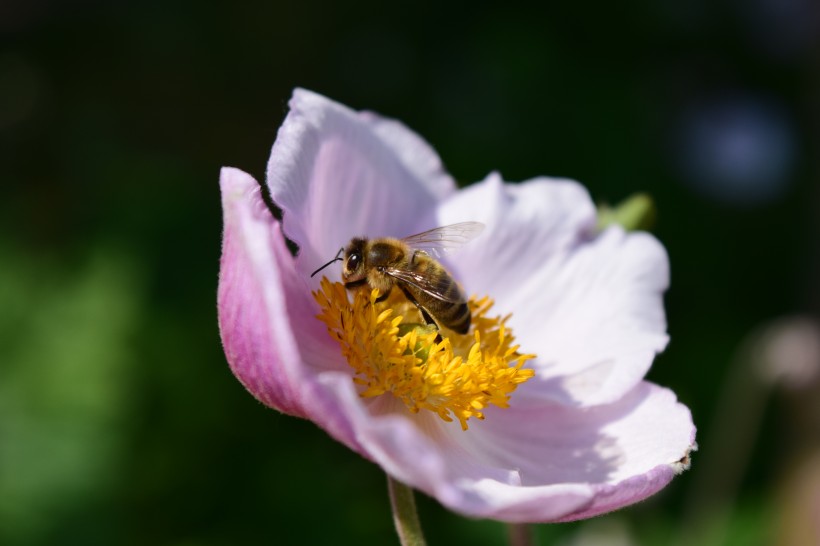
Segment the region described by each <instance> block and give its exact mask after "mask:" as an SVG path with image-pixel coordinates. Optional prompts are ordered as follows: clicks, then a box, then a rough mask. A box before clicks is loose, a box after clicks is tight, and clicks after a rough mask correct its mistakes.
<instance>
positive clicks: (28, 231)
mask: <svg viewBox="0 0 820 546" xmlns="http://www.w3.org/2000/svg"><path fill="white" fill-rule="evenodd" d="M679 4H680V5H679ZM769 4H772V2H769V3H767V2H765V1H764V0H755V1H753V2H749V3H743V2H739V1H732V0H723V1H719V2H707V1H706V0H700V1H696V2H687V3H684V2H673V1H671V0H670V1H662V2H655V1H649V0H646V1H642V2H629V3H623V2H597V3H596V2H578V3H570V2H565V3H562V4H547V3H542V4H541V5H540V7H538V8H532V7H530V8H524V7H517V6H515V5H513V3H499V4H497V5H495V4H489V3H487V4H484V3H463V4H455V3H453V4H449V5H447V6H446V7H443V6H439V5H435V4H429V5H422V4H418V3H409V2H394V3H389V4H384V3H380V2H370V3H352V4H348V3H330V2H318V1H303V2H275V1H274V2H267V3H259V4H250V3H248V4H243V5H242V6H236V5H232V4H224V5H221V4H217V3H213V2H207V3H205V2H193V1H191V2H176V1H174V2H157V1H153V0H147V1H143V2H134V1H130V0H121V1H118V2H102V1H92V0H88V1H82V2H80V1H78V2H57V1H56V0H55V1H49V0H36V1H34V0H32V1H28V2H17V3H15V2H14V1H12V2H11V3H8V2H6V3H4V4H3V5H2V6H0V165H2V171H1V172H2V175H0V176H2V186H1V187H2V190H3V192H2V195H3V198H2V200H0V227H2V230H0V543H2V544H10V545H17V544H20V545H29V544H31V545H35V544H36V545H39V544H83V545H85V544H149V543H156V544H169V545H185V546H188V545H210V544H262V543H266V544H277V545H279V544H281V545H290V544H294V545H296V544H312V543H316V544H344V543H347V544H394V543H396V540H395V537H394V533H393V530H392V523H391V520H390V513H389V507H388V505H387V496H386V489H385V483H384V476H383V474H382V473H381V471H380V470H379V469H378V468H377V467H375V466H373V465H372V464H370V463H367V462H365V461H364V460H362V459H361V458H359V457H358V456H357V455H354V454H353V453H351V452H350V451H348V450H347V449H346V448H344V447H343V446H341V445H339V444H337V443H335V442H334V441H332V440H330V439H329V438H328V437H327V435H326V434H325V433H324V432H322V431H320V430H319V429H317V428H316V427H315V426H313V425H312V424H311V423H308V422H304V421H301V420H297V419H294V418H291V417H286V416H282V415H279V414H278V413H276V412H275V411H272V410H269V409H266V408H265V407H263V406H261V405H260V404H259V403H257V402H256V401H255V400H254V399H253V398H252V397H251V396H250V395H248V394H247V393H246V392H245V391H244V390H243V388H242V387H241V386H240V385H239V383H238V382H237V381H236V380H235V379H234V378H233V376H232V375H231V374H230V371H229V370H228V367H227V364H226V363H225V360H224V356H223V354H222V351H221V347H220V342H219V336H218V331H217V325H216V310H215V294H216V281H217V272H218V260H219V252H220V233H221V228H222V226H221V212H220V196H219V187H218V183H217V182H218V175H219V168H220V167H221V166H223V165H230V166H235V167H239V168H242V169H243V170H246V171H248V172H250V173H252V174H253V175H254V176H256V177H257V178H258V179H260V180H261V179H263V176H264V168H265V164H266V161H267V158H268V153H269V150H270V146H271V144H272V143H273V140H274V138H275V136H276V131H277V128H278V126H279V124H280V122H281V120H282V119H283V117H284V115H285V112H286V103H287V100H288V97H289V96H290V92H291V89H292V88H293V87H295V86H302V87H306V88H309V89H313V90H315V91H318V92H320V93H323V94H325V95H327V96H329V97H332V98H334V99H336V100H338V101H340V102H343V103H345V104H348V105H349V106H351V107H354V108H357V109H362V108H365V109H370V110H374V111H377V112H380V113H382V114H384V115H387V116H390V117H395V118H398V119H400V120H402V121H404V122H405V123H406V124H407V125H408V126H410V127H412V128H413V129H415V130H416V131H418V132H419V133H420V134H421V135H423V136H424V137H425V138H426V139H428V140H429V142H430V143H431V144H432V145H433V146H434V147H435V148H436V149H437V151H438V152H439V154H440V155H441V157H442V158H443V160H444V162H445V164H446V166H447V168H448V169H449V170H450V172H451V173H452V174H453V175H454V176H455V177H456V178H457V179H458V180H459V181H460V183H464V184H468V183H470V182H473V181H475V180H478V179H481V178H483V177H484V176H485V175H486V174H487V173H488V172H489V171H491V170H499V171H500V172H501V173H502V174H503V175H504V176H505V178H506V179H507V180H523V179H526V178H529V177H533V176H537V175H552V176H565V177H570V178H575V179H577V180H579V181H581V182H583V183H584V184H585V185H587V187H588V188H589V189H590V192H591V193H592V195H593V198H594V199H595V200H596V201H599V202H610V203H616V202H618V201H620V200H622V199H624V198H626V197H628V196H629V195H630V194H632V193H633V192H637V191H646V192H649V193H650V194H651V195H652V196H653V197H654V199H655V202H656V205H657V209H658V217H657V223H656V225H655V229H654V232H655V233H656V235H657V236H658V237H659V238H660V240H661V241H663V243H664V244H665V245H666V247H667V249H668V251H669V253H670V255H671V263H672V288H671V290H670V291H669V293H668V296H667V311H668V316H669V324H670V325H669V330H670V333H671V337H672V342H671V344H670V346H669V348H668V349H667V351H666V353H665V354H664V355H663V356H661V357H660V358H659V359H658V361H657V363H656V365H655V367H654V368H653V369H652V371H651V372H650V374H649V378H650V379H651V380H653V381H657V382H659V383H661V384H663V385H666V386H669V387H670V388H672V389H674V390H675V391H676V392H677V393H678V395H679V397H680V398H681V400H682V401H683V402H685V403H686V404H687V405H689V407H690V408H691V409H692V411H693V414H694V418H695V422H696V424H697V425H698V427H699V429H700V435H699V440H700V444H701V450H700V452H699V453H697V454H696V455H695V457H694V466H693V469H692V471H691V472H689V473H687V474H685V475H683V476H682V477H680V478H678V479H676V480H675V481H674V482H673V483H672V484H671V485H670V486H669V487H668V488H667V489H666V490H665V491H664V492H663V493H661V494H660V495H658V496H657V497H655V498H653V499H652V500H650V501H648V502H645V503H643V504H641V505H639V506H637V507H633V508H629V509H626V510H623V511H621V512H619V513H617V514H615V515H612V516H607V517H605V518H599V519H596V520H594V521H592V522H582V523H577V524H563V525H551V526H539V528H538V534H539V536H540V539H541V543H543V544H556V543H561V544H576V543H580V542H573V541H578V540H580V539H581V538H580V537H585V536H589V535H591V534H595V533H604V534H608V535H612V534H614V535H618V533H626V534H628V535H631V536H633V538H634V540H636V541H638V543H640V544H647V545H648V544H666V543H667V540H669V539H670V537H682V536H683V533H682V531H683V530H686V531H687V532H689V533H695V534H696V535H697V534H699V533H701V532H703V533H705V535H704V536H709V537H712V540H713V541H714V543H716V544H718V543H724V542H720V540H719V537H721V536H725V537H726V540H727V542H725V543H730V544H768V543H769V542H770V539H771V537H772V536H774V535H775V534H778V533H780V530H779V529H780V527H779V523H778V521H779V520H778V513H779V511H778V510H779V506H780V504H779V502H780V499H782V497H783V495H784V494H785V493H783V491H784V487H785V486H784V479H785V478H784V475H785V472H786V471H787V470H788V469H789V468H790V462H791V461H793V460H794V458H795V457H796V456H797V454H798V453H799V451H798V450H799V449H803V447H805V445H806V444H807V442H806V439H807V438H809V439H811V438H817V437H818V431H817V428H816V425H815V428H808V429H807V428H805V427H806V424H805V423H802V422H798V421H796V420H795V419H794V418H793V412H790V411H788V410H787V408H792V407H793V406H794V404H791V402H794V401H795V400H798V402H799V399H800V398H799V396H802V395H805V392H803V394H802V395H798V394H795V393H793V392H791V391H789V392H783V391H782V389H778V388H776V387H775V388H774V392H775V396H768V394H767V393H766V392H762V391H763V390H765V389H767V388H768V387H766V388H758V386H754V385H753V386H752V387H749V388H748V389H746V388H745V387H743V388H739V389H736V390H738V391H739V392H740V394H737V393H735V394H731V393H730V394H727V392H729V391H731V388H729V387H727V385H733V384H738V383H737V381H735V379H733V377H734V376H732V375H731V373H730V372H729V371H728V370H729V369H730V365H731V363H732V362H735V363H738V362H739V364H737V366H738V368H737V370H736V372H734V373H736V374H737V376H738V377H748V376H750V375H753V372H754V370H752V369H751V368H750V367H749V366H746V362H745V361H744V360H743V358H740V357H737V356H736V354H737V350H738V347H739V345H740V344H741V342H742V340H743V339H744V338H746V337H747V336H748V335H749V333H750V332H753V331H755V329H756V328H758V327H760V326H761V325H765V324H767V323H768V322H769V321H771V320H773V319H775V318H777V317H781V316H788V315H792V314H795V313H803V312H807V313H816V312H817V311H818V305H820V300H818V291H817V277H818V250H820V248H818V232H819V231H820V230H818V222H817V217H816V215H817V212H818V191H817V190H818V186H817V176H818V174H819V173H818V164H817V151H818V150H817V148H818V134H817V131H818V115H819V114H820V110H818V107H820V102H819V101H818V97H820V81H819V80H818V76H817V74H818V73H820V72H818V68H820V67H819V66H818V64H820V63H819V62H818V59H820V48H818V41H817V39H815V38H813V35H812V34H811V33H810V32H809V33H808V35H807V34H806V33H807V31H806V28H807V25H808V28H809V30H811V29H814V28H816V25H815V26H811V25H814V22H816V21H817V10H816V9H814V8H812V7H811V6H810V5H809V2H808V1H806V2H801V1H799V0H795V1H793V2H788V3H787V4H788V5H789V6H797V7H798V8H799V7H800V6H803V7H804V8H805V10H806V11H805V12H799V11H797V12H796V13H797V15H796V16H795V17H792V18H791V19H789V18H788V17H787V16H783V15H782V14H781V15H771V14H767V12H766V11H765V10H766V9H767V8H766V6H768V5H769ZM775 4H776V2H775ZM770 8H771V6H770ZM773 13H778V12H777V10H775V11H774V12H773ZM786 15H788V13H787V14H786ZM778 17H779V18H778ZM814 35H817V34H816V33H814ZM744 101H747V102H748V101H751V102H752V103H754V104H767V105H773V108H774V111H775V113H776V114H777V115H778V116H779V117H778V118H777V119H779V120H781V122H782V123H783V124H784V125H783V126H784V127H785V128H786V130H787V135H788V137H789V139H790V140H789V142H790V143H791V144H790V147H789V150H791V155H790V156H789V160H788V161H786V163H785V167H784V168H783V169H781V171H779V172H780V174H779V175H778V176H775V177H774V178H773V185H774V186H775V187H776V188H777V190H776V191H773V192H772V194H771V195H769V196H766V197H764V198H760V199H746V198H745V196H748V193H747V192H746V191H745V190H743V189H738V190H736V191H733V192H730V193H729V194H728V197H727V196H724V197H723V198H715V197H713V196H712V195H711V194H710V192H709V191H701V190H698V189H696V188H695V187H694V186H693V184H692V183H691V175H690V176H688V177H687V172H689V171H687V166H686V161H687V159H686V158H687V157H688V156H687V155H686V149H687V141H686V138H685V131H684V128H685V127H687V123H689V122H690V120H691V117H692V116H693V115H695V114H693V112H699V111H700V112H702V110H698V108H699V107H700V106H702V105H704V104H706V105H712V104H723V105H726V104H735V103H744ZM706 111H707V112H708V111H709V110H706ZM706 117H707V118H709V119H711V117H710V116H708V115H707V116H706ZM718 117H719V116H718ZM765 148H766V147H764V149H765ZM730 166H731V165H730ZM749 201H753V202H749ZM744 366H746V367H745V368H744ZM752 383H754V382H752ZM804 391H805V389H804ZM732 396H734V397H735V398H731V397H732ZM727 397H729V398H728V401H727ZM784 400H785V401H786V402H789V404H784ZM735 402H737V403H735ZM721 404H722V405H724V406H727V407H729V408H738V407H740V408H741V409H742V408H743V407H746V406H744V404H748V405H749V407H752V408H758V409H759V410H760V415H759V416H758V415H756V414H755V413H754V412H752V411H750V412H745V411H738V412H736V413H737V414H738V417H737V418H735V417H731V418H728V422H729V423H730V426H729V428H730V429H731V430H727V431H726V433H727V434H726V435H722V434H721V431H715V430H713V429H712V428H711V427H712V424H713V423H716V422H718V421H717V419H718V417H717V416H719V415H726V414H727V413H726V411H727V410H725V409H721ZM721 412H723V413H721ZM722 419H724V420H726V419H727V418H726V417H722ZM733 419H735V420H734V421H733ZM801 427H803V428H801ZM746 429H748V430H749V431H751V432H752V438H751V439H750V440H749V443H748V445H749V446H751V447H753V448H754V449H753V451H751V450H750V449H746V448H745V447H743V446H744V445H745V444H743V443H742V442H740V443H738V444H736V445H737V446H740V447H739V448H738V449H737V450H736V451H734V452H733V451H732V446H731V445H728V444H730V442H726V441H724V442H720V441H717V442H713V443H711V444H710V443H709V441H708V440H707V439H709V438H712V437H715V438H718V439H720V438H721V437H723V438H728V437H730V432H731V431H736V430H746ZM808 443H809V444H811V442H808ZM815 443H816V440H815ZM801 446H802V447H801ZM815 449H816V447H815ZM721 457H723V459H728V460H725V461H723V462H721ZM746 457H748V460H744V459H745V458H746ZM721 465H723V466H721ZM710 468H711V469H712V470H711V472H712V473H713V474H715V475H723V476H726V475H731V474H732V473H733V472H737V473H738V480H740V482H739V484H738V485H737V486H735V485H732V484H731V483H728V482H731V481H732V480H731V479H727V480H726V481H727V484H724V485H721V484H719V483H717V484H715V483H713V485H714V490H709V488H708V487H707V488H706V490H707V491H708V493H704V489H703V488H702V487H701V488H700V489H699V488H698V486H697V485H696V484H697V483H698V480H699V479H700V481H701V482H702V481H704V480H703V478H699V477H698V476H699V472H705V471H706V470H703V469H710ZM706 481H707V482H709V480H706ZM699 495H700V497H699ZM704 495H707V496H708V497H709V499H711V500H714V501H716V502H717V505H718V506H719V507H721V508H725V509H727V510H729V512H727V519H726V522H727V523H726V525H725V526H724V525H723V524H719V525H717V527H718V528H719V529H718V530H717V531H713V530H708V529H706V523H705V520H704V519H703V518H702V517H700V516H698V515H697V513H696V511H695V512H693V509H692V506H696V507H697V506H703V503H704V502H705V501H704V498H703V496H704ZM723 499H727V500H726V501H725V502H724V500H723ZM420 502H421V512H422V519H423V523H424V525H425V528H426V531H427V533H428V538H429V540H430V543H431V544H468V543H473V544H503V543H504V540H505V539H504V537H505V529H504V527H503V526H502V525H501V524H497V523H493V522H475V521H470V520H466V519H463V518H461V517H458V516H455V515H452V514H450V513H448V512H446V511H445V510H443V509H442V508H441V507H439V506H438V505H437V504H436V503H435V502H434V501H431V500H429V499H425V498H422V499H420ZM693 514H694V515H693ZM714 537H718V538H714ZM703 540H704V541H703V542H694V543H700V544H708V542H706V541H705V540H706V539H703ZM561 541H563V542H561ZM681 543H682V544H685V543H687V542H686V541H685V540H683V539H682V540H681Z"/></svg>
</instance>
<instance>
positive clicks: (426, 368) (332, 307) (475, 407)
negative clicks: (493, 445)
mask: <svg viewBox="0 0 820 546" xmlns="http://www.w3.org/2000/svg"><path fill="white" fill-rule="evenodd" d="M313 297H314V298H315V299H316V301H317V302H318V303H319V306H320V307H321V309H322V312H321V313H320V314H319V315H317V318H319V319H320V320H321V321H322V322H324V323H325V325H327V330H328V333H329V334H330V336H331V337H333V339H335V340H336V341H337V342H338V343H339V345H340V346H341V348H342V354H343V355H344V357H345V358H346V359H347V362H348V363H349V364H350V366H351V367H352V368H353V370H354V372H355V375H354V377H353V381H354V382H355V383H356V384H358V385H361V387H362V390H361V391H360V396H362V397H371V396H379V395H381V394H385V393H388V392H389V393H392V394H393V396H395V397H397V398H399V399H400V400H401V401H402V402H404V403H405V405H407V407H408V408H409V409H410V411H411V412H413V413H418V412H419V411H420V410H422V409H425V410H430V411H433V412H435V413H436V414H437V415H438V416H439V417H441V418H442V419H444V420H445V421H452V420H453V418H454V417H455V418H456V419H458V421H459V422H460V423H461V428H462V429H463V430H467V420H468V419H470V417H475V418H476V419H484V413H483V412H482V410H483V409H484V408H486V407H487V406H489V405H490V404H493V405H495V406H498V407H501V408H505V407H507V406H508V405H509V399H510V395H511V394H512V392H513V391H514V390H515V389H516V387H517V386H518V385H519V384H521V383H523V382H525V381H527V380H528V379H529V378H531V377H532V376H533V375H535V371H534V370H532V369H530V368H523V366H524V364H525V363H526V361H527V360H530V359H532V358H535V355H533V354H520V353H518V345H513V341H514V338H513V336H512V333H511V331H510V329H509V328H507V327H506V325H505V323H506V322H507V320H508V319H509V315H508V316H506V317H498V316H489V315H488V312H489V310H490V308H491V307H492V305H493V302H492V300H491V299H489V298H488V297H486V296H485V297H484V298H481V299H478V300H477V299H476V298H475V297H471V298H470V300H469V302H468V305H469V307H470V312H471V324H472V326H471V331H472V334H470V333H468V334H466V335H459V334H456V333H454V332H452V331H451V330H447V329H442V330H440V331H439V330H438V329H436V327H435V326H434V325H427V324H424V322H423V319H422V318H421V313H420V312H419V311H418V309H417V308H416V306H415V305H413V304H412V303H411V302H409V301H408V300H407V298H405V297H404V295H402V293H401V290H392V291H391V293H390V295H389V297H388V298H386V299H385V300H384V301H381V302H380V301H377V300H378V297H379V292H378V290H372V291H369V292H368V290H367V289H360V290H357V291H356V292H355V293H354V294H353V301H352V302H351V301H350V299H349V298H348V291H347V290H346V289H345V287H344V286H343V285H342V284H341V283H338V282H336V283H331V282H330V281H329V280H328V279H327V278H326V277H325V278H323V279H322V284H321V289H320V290H319V291H318V292H314V293H313ZM439 334H440V336H439Z"/></svg>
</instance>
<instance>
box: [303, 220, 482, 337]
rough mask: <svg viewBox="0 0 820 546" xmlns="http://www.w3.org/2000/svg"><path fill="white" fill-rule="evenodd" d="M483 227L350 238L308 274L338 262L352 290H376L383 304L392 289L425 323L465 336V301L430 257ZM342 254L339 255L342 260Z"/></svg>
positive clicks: (467, 225) (467, 322) (465, 224)
mask: <svg viewBox="0 0 820 546" xmlns="http://www.w3.org/2000/svg"><path fill="white" fill-rule="evenodd" d="M483 229H484V224H482V223H480V222H462V223H459V224H452V225H449V226H442V227H437V228H434V229H431V230H428V231H423V232H421V233H417V234H415V235H410V236H409V237H404V238H403V239H394V238H392V237H381V238H378V239H367V238H364V237H354V238H353V239H352V240H351V241H350V243H348V245H347V246H346V247H342V248H341V249H339V252H338V254H336V257H335V258H333V259H332V260H330V261H329V262H328V263H326V264H325V265H323V266H322V267H320V268H319V269H317V270H316V271H314V272H313V273H312V274H311V275H310V276H311V277H313V276H314V275H316V273H318V272H319V271H321V270H322V269H324V268H326V267H327V266H329V265H330V264H332V263H334V262H337V261H343V262H344V263H343V265H342V282H343V283H344V285H345V287H347V288H349V289H351V290H355V289H358V288H360V287H362V286H369V287H370V288H371V289H374V288H375V289H378V290H379V294H380V295H379V300H380V301H381V300H384V299H385V298H387V296H388V295H389V294H390V291H391V290H392V289H393V288H394V287H398V288H399V289H400V290H401V291H402V292H403V293H404V295H405V297H406V298H407V299H408V300H409V301H410V302H412V303H413V304H415V306H416V307H418V309H419V311H420V312H421V315H422V317H423V318H424V320H425V322H427V324H434V325H436V326H443V327H445V328H449V329H450V330H453V331H454V332H456V333H459V334H466V333H467V330H469V328H470V309H469V307H468V306H467V298H466V297H465V295H464V292H463V291H462V290H461V287H459V285H458V283H456V281H455V280H454V279H453V277H452V276H450V273H449V272H448V271H447V270H446V269H445V268H444V266H442V265H441V264H440V263H439V262H438V261H437V260H436V259H435V258H434V257H433V256H432V255H436V256H438V254H439V251H447V250H452V249H455V248H457V247H459V246H461V245H463V244H464V243H466V242H467V241H470V240H471V239H473V238H474V237H476V236H477V235H478V234H479V233H481V231H482V230H483ZM342 254H344V257H342Z"/></svg>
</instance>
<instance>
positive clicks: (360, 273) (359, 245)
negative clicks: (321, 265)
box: [342, 237, 367, 284]
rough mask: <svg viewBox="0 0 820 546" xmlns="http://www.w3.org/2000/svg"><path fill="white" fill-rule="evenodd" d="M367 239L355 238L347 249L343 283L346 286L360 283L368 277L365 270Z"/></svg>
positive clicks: (343, 268)
mask: <svg viewBox="0 0 820 546" xmlns="http://www.w3.org/2000/svg"><path fill="white" fill-rule="evenodd" d="M366 242H367V241H366V240H365V239H360V238H358V237H357V238H354V239H353V240H351V241H350V244H349V245H347V248H345V260H344V265H343V266H342V281H344V283H345V284H348V283H352V282H356V281H360V280H362V279H364V278H365V277H366V276H367V271H366V269H365V256H364V252H365V244H366Z"/></svg>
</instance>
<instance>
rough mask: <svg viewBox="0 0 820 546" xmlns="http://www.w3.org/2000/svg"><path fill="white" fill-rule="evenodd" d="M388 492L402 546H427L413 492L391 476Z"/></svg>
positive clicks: (389, 477) (388, 480)
mask: <svg viewBox="0 0 820 546" xmlns="http://www.w3.org/2000/svg"><path fill="white" fill-rule="evenodd" d="M387 490H388V491H389V492H390V505H391V506H392V508H393V523H395V524H396V532H397V533H398V534H399V541H400V542H401V544H402V546H425V545H426V544H427V543H426V542H424V534H422V532H421V522H420V521H419V515H418V512H416V499H415V497H414V496H413V490H412V489H411V488H410V487H408V486H406V485H404V484H403V483H401V482H400V481H398V480H396V479H394V478H393V477H392V476H390V475H388V476H387Z"/></svg>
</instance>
